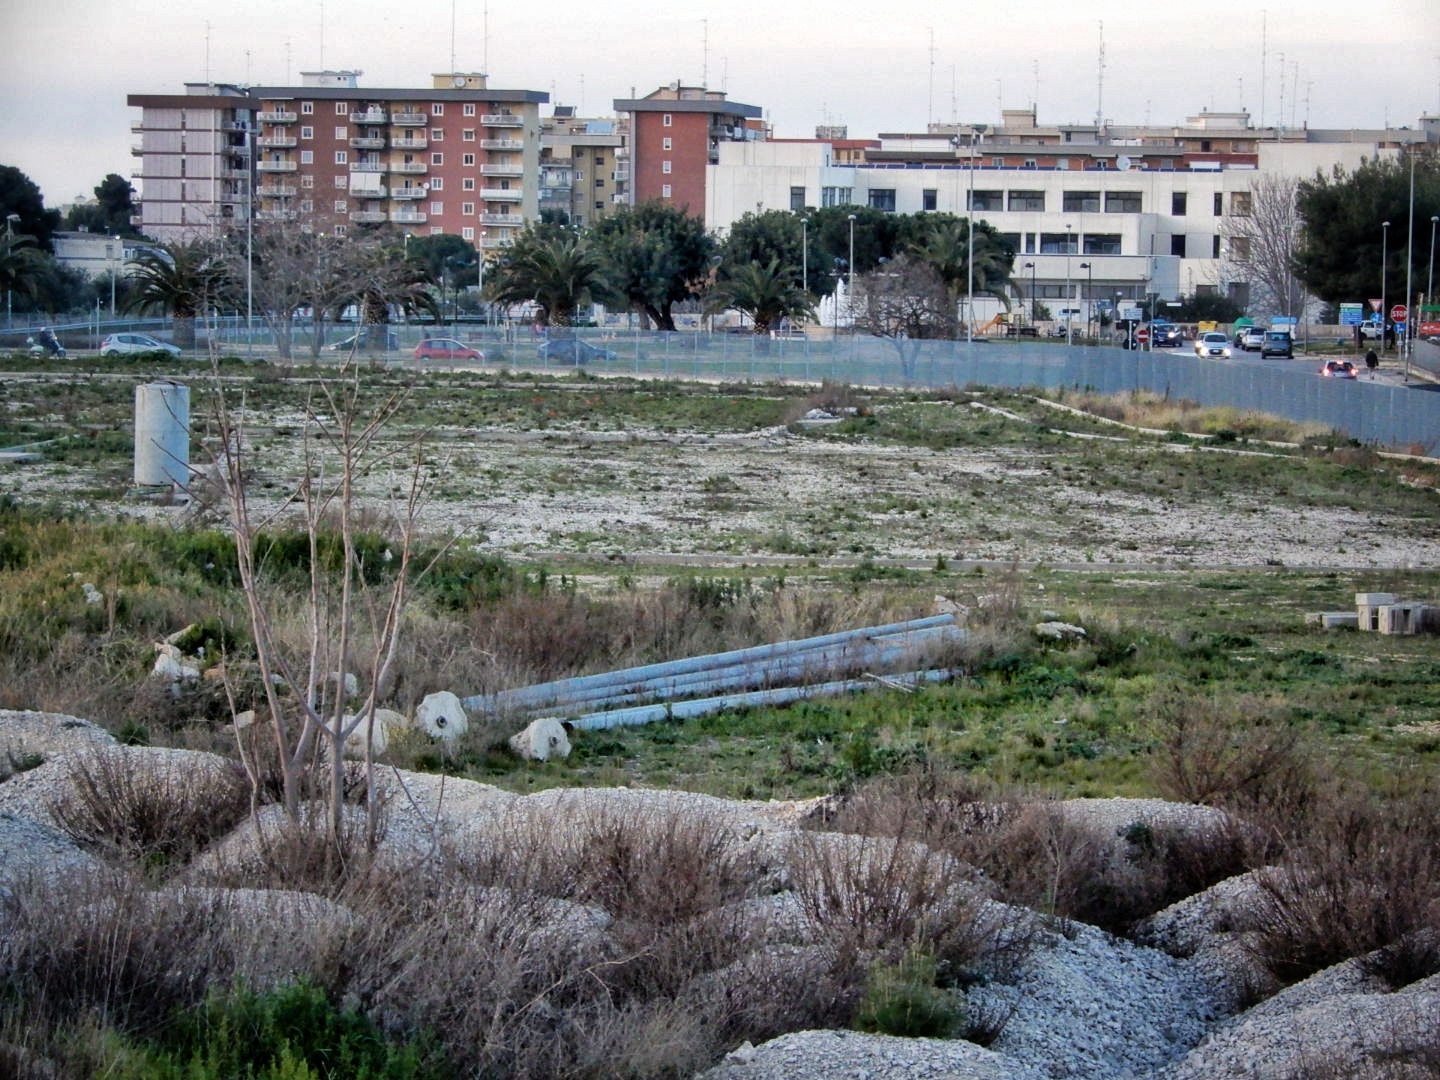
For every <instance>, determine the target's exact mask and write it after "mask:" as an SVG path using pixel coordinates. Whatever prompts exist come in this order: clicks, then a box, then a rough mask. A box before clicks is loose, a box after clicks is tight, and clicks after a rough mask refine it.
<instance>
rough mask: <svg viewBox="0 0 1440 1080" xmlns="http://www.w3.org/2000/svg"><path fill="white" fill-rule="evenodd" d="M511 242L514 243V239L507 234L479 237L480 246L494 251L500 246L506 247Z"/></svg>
mask: <svg viewBox="0 0 1440 1080" xmlns="http://www.w3.org/2000/svg"><path fill="white" fill-rule="evenodd" d="M513 243H515V241H514V240H512V239H511V238H510V237H508V236H482V237H480V246H481V247H482V248H484V249H485V250H487V251H496V250H499V249H500V248H508V247H509V246H510V245H511V244H513Z"/></svg>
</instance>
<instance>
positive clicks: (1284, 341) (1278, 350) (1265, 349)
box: [1260, 330, 1295, 357]
mask: <svg viewBox="0 0 1440 1080" xmlns="http://www.w3.org/2000/svg"><path fill="white" fill-rule="evenodd" d="M1260 355H1261V356H1287V357H1288V356H1294V355H1295V344H1294V341H1293V339H1292V338H1291V337H1290V335H1289V333H1287V332H1286V331H1284V330H1266V331H1265V340H1264V341H1262V342H1261V343H1260Z"/></svg>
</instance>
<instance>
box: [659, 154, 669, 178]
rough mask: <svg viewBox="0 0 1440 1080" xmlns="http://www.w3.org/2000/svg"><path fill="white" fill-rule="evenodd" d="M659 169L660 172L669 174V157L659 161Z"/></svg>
mask: <svg viewBox="0 0 1440 1080" xmlns="http://www.w3.org/2000/svg"><path fill="white" fill-rule="evenodd" d="M660 171H661V172H662V173H664V174H665V175H666V176H669V175H670V159H669V158H666V159H665V160H664V161H662V162H660Z"/></svg>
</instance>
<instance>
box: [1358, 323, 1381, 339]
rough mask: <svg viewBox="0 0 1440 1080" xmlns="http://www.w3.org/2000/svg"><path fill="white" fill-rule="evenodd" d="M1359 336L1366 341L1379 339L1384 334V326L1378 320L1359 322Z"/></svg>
mask: <svg viewBox="0 0 1440 1080" xmlns="http://www.w3.org/2000/svg"><path fill="white" fill-rule="evenodd" d="M1360 336H1361V337H1362V338H1364V339H1366V340H1367V341H1379V340H1380V339H1381V338H1382V337H1384V336H1385V327H1384V326H1383V325H1382V324H1380V323H1378V322H1363V323H1361V324H1360Z"/></svg>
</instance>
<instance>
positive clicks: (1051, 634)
mask: <svg viewBox="0 0 1440 1080" xmlns="http://www.w3.org/2000/svg"><path fill="white" fill-rule="evenodd" d="M1035 636H1036V637H1042V638H1048V639H1050V640H1051V641H1075V640H1078V639H1080V638H1083V637H1085V628H1084V627H1083V626H1076V625H1075V624H1074V623H1067V622H1042V623H1036V624H1035Z"/></svg>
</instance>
